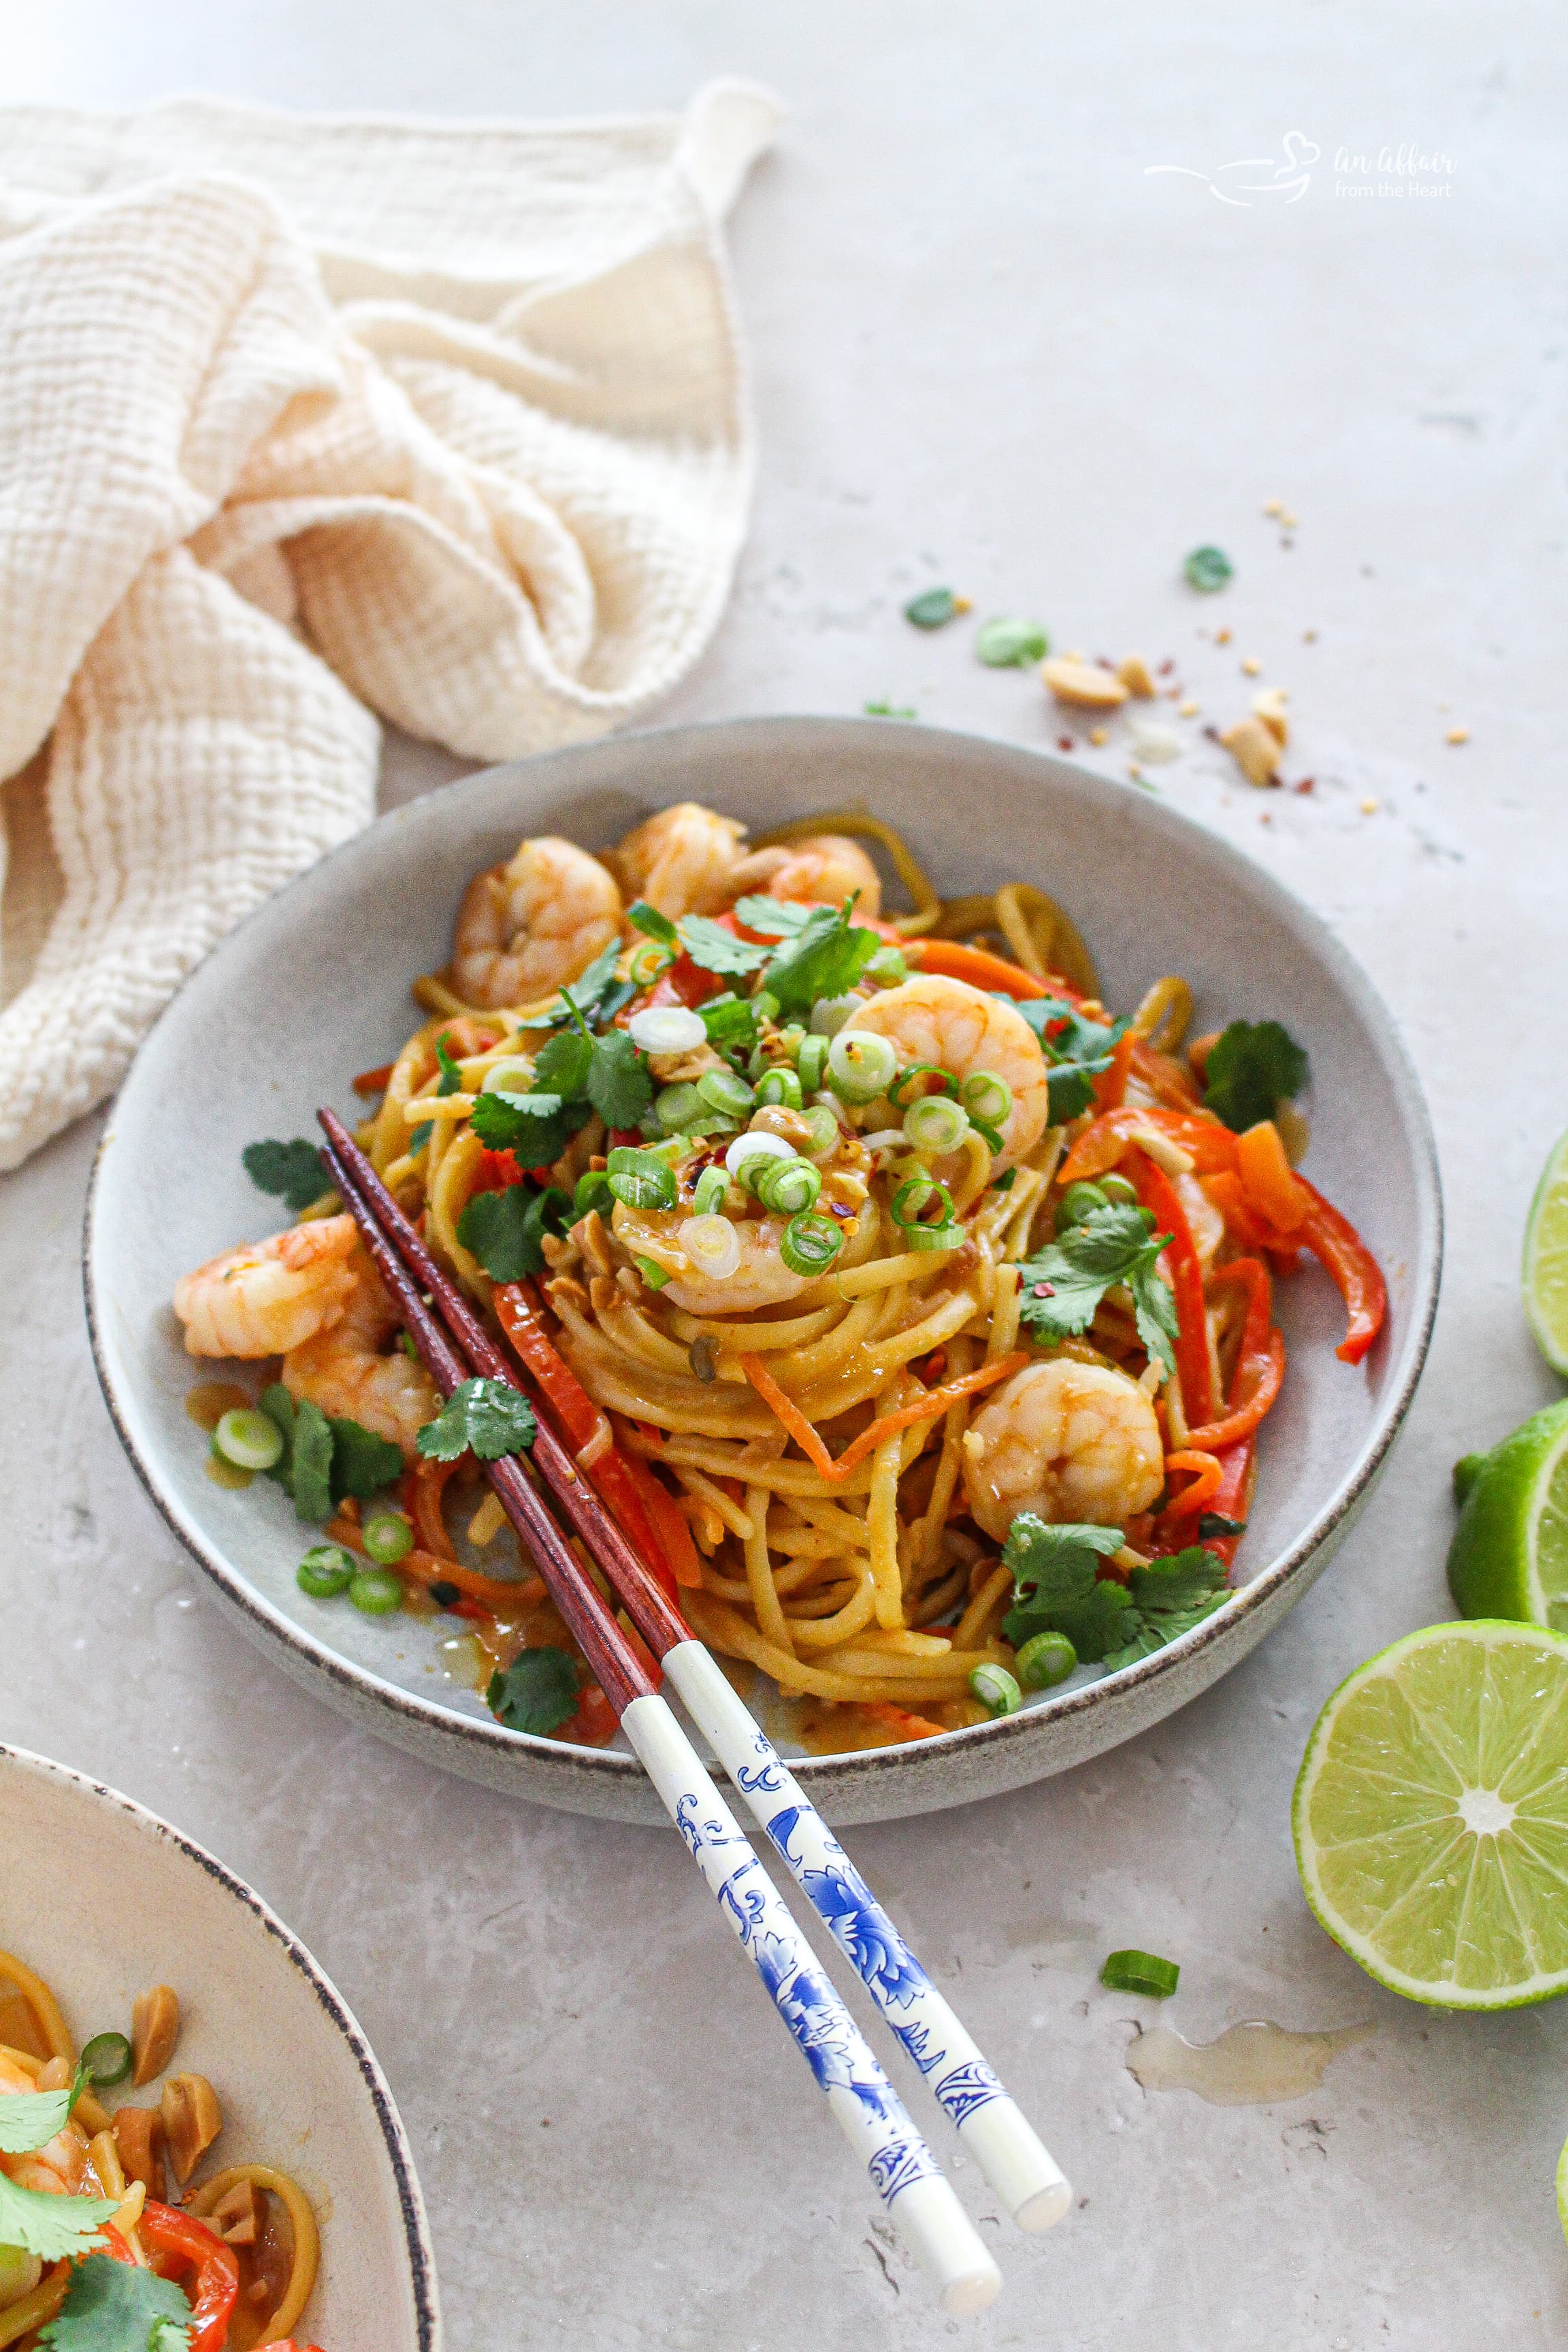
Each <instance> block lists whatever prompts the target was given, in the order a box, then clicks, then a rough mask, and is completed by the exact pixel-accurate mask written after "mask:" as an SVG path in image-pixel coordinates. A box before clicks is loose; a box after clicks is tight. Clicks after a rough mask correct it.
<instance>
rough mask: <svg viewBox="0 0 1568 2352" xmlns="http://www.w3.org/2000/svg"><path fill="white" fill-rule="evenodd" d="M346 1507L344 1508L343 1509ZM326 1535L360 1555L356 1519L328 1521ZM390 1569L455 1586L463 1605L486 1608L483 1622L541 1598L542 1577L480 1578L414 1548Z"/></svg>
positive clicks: (360, 1535) (454, 1563)
mask: <svg viewBox="0 0 1568 2352" xmlns="http://www.w3.org/2000/svg"><path fill="white" fill-rule="evenodd" d="M442 1466H443V1467H444V1468H445V1467H447V1465H442ZM347 1507H348V1506H347V1505H346V1504H345V1505H344V1506H343V1509H344V1510H345V1511H346V1509H347ZM326 1534H327V1538H328V1540H329V1542H331V1543H336V1544H342V1546H343V1547H344V1549H346V1550H348V1551H355V1552H360V1553H363V1551H364V1529H363V1528H362V1527H361V1526H360V1523H359V1521H358V1519H357V1518H353V1519H350V1518H346V1517H343V1516H342V1513H341V1512H340V1514H339V1516H338V1517H336V1518H333V1519H329V1520H328V1522H327V1527H326ZM394 1567H395V1570H396V1572H397V1574H398V1575H399V1576H411V1577H412V1578H413V1579H414V1580H415V1582H416V1584H455V1585H456V1586H457V1588H458V1591H459V1592H460V1593H461V1594H462V1595H463V1597H464V1599H465V1600H466V1601H483V1602H485V1603H486V1604H487V1605H486V1606H485V1607H484V1608H482V1609H481V1610H480V1611H479V1614H480V1615H481V1616H482V1617H484V1618H486V1619H487V1620H488V1619H490V1618H493V1617H498V1616H504V1617H508V1618H514V1617H515V1616H516V1615H517V1613H518V1612H519V1611H520V1610H522V1609H537V1608H538V1606H539V1604H540V1602H541V1601H542V1600H543V1599H544V1598H545V1591H544V1580H543V1578H542V1577H539V1576H524V1577H521V1578H518V1577H514V1578H511V1579H510V1580H509V1579H507V1578H505V1577H500V1576H481V1575H480V1574H479V1570H478V1569H477V1568H465V1567H464V1565H463V1563H462V1561H461V1560H460V1559H447V1556H446V1554H445V1553H439V1554H437V1553H436V1552H433V1551H427V1550H422V1549H420V1548H419V1546H417V1545H416V1546H415V1548H414V1549H413V1550H412V1551H405V1553H404V1555H403V1558H402V1559H400V1560H396V1561H395V1562H394ZM459 1613H461V1614H464V1615H466V1614H468V1612H467V1611H464V1612H459Z"/></svg>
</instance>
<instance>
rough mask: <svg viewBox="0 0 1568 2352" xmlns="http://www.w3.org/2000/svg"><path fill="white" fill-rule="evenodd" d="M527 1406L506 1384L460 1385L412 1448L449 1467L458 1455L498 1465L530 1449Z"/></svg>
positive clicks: (531, 1430) (531, 1420) (530, 1411)
mask: <svg viewBox="0 0 1568 2352" xmlns="http://www.w3.org/2000/svg"><path fill="white" fill-rule="evenodd" d="M535 1427H536V1423H535V1422H534V1418H533V1407H532V1406H531V1404H530V1403H529V1402H528V1399H527V1398H526V1397H525V1396H523V1395H521V1394H520V1392H519V1391H517V1390H516V1389H514V1388H513V1387H512V1386H511V1384H510V1381H463V1383H462V1385H461V1386H460V1387H459V1388H455V1389H454V1390H453V1391H452V1393H451V1395H450V1396H449V1397H448V1398H447V1402H446V1404H445V1405H444V1406H443V1407H442V1409H441V1411H440V1412H438V1413H437V1416H436V1418H435V1420H434V1421H427V1422H426V1424H425V1426H424V1428H423V1429H422V1430H421V1431H420V1432H419V1433H418V1435H417V1436H416V1438H415V1441H414V1443H415V1444H416V1446H417V1447H418V1448H419V1451H420V1453H421V1454H423V1455H424V1456H425V1458H426V1461H427V1462H455V1461H456V1460H457V1459H458V1455H459V1454H477V1455H478V1457H479V1460H480V1461H481V1462H499V1461H500V1457H501V1455H502V1454H525V1453H526V1452H527V1451H528V1448H529V1447H530V1446H531V1444H533V1433H534V1429H535Z"/></svg>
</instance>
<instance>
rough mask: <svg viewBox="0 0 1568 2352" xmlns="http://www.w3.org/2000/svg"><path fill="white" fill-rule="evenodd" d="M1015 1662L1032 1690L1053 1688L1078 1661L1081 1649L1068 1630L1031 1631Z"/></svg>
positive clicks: (1065, 1678) (1021, 1680) (1062, 1680)
mask: <svg viewBox="0 0 1568 2352" xmlns="http://www.w3.org/2000/svg"><path fill="white" fill-rule="evenodd" d="M1013 1664H1015V1665H1016V1667H1017V1669H1018V1680H1019V1681H1020V1682H1021V1683H1024V1684H1026V1685H1027V1686H1028V1688H1029V1689H1030V1690H1052V1689H1054V1688H1055V1686H1056V1685H1057V1684H1058V1683H1065V1682H1066V1680H1067V1678H1068V1675H1070V1674H1071V1673H1072V1672H1073V1670H1074V1668H1075V1667H1076V1666H1077V1664H1078V1652H1077V1651H1076V1650H1075V1649H1074V1648H1073V1645H1072V1643H1070V1642H1069V1641H1068V1637H1067V1635H1066V1634H1065V1633H1031V1634H1030V1636H1029V1638H1028V1640H1027V1641H1026V1643H1025V1644H1024V1646H1023V1648H1022V1649H1021V1650H1020V1651H1019V1653H1018V1654H1017V1656H1016V1658H1015V1659H1014V1661H1013Z"/></svg>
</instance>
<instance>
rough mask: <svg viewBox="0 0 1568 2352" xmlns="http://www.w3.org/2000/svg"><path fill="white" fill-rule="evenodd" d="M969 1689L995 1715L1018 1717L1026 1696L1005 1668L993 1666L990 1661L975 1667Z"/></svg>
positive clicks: (970, 1677) (970, 1678)
mask: <svg viewBox="0 0 1568 2352" xmlns="http://www.w3.org/2000/svg"><path fill="white" fill-rule="evenodd" d="M969 1687H970V1689H971V1690H972V1691H973V1693H974V1696H975V1697H976V1698H977V1699H978V1700H979V1701H980V1704H981V1706H988V1707H989V1708H990V1710H991V1712H992V1714H993V1715H1016V1714H1017V1712H1018V1709H1019V1708H1020V1707H1021V1706H1023V1704H1024V1694H1023V1692H1022V1691H1021V1690H1020V1689H1019V1688H1018V1685H1017V1683H1016V1680H1015V1678H1014V1676H1013V1675H1010V1674H1009V1673H1008V1672H1007V1669H1006V1667H1005V1666H995V1665H993V1664H991V1663H990V1661H989V1660H987V1661H986V1663H985V1664H984V1665H980V1666H975V1667H974V1668H973V1670H972V1671H971V1674H970V1676H969Z"/></svg>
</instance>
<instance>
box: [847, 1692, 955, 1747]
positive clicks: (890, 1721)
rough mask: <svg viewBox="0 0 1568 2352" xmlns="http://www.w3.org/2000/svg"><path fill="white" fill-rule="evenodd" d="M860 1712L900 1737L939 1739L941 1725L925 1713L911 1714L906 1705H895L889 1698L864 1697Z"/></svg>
mask: <svg viewBox="0 0 1568 2352" xmlns="http://www.w3.org/2000/svg"><path fill="white" fill-rule="evenodd" d="M860 1712H861V1714H862V1715H868V1716H869V1717H870V1718H871V1720H872V1722H873V1723H879V1724H880V1725H881V1726H882V1728H883V1729H884V1730H885V1731H891V1732H895V1733H896V1734H897V1735H898V1737H899V1738H900V1739H940V1738H942V1726H941V1724H940V1723H932V1721H931V1717H929V1716H925V1715H911V1714H910V1710H909V1708H908V1707H907V1706H894V1705H893V1703H892V1701H891V1700H890V1699H865V1700H863V1701H862V1702H861V1706H860Z"/></svg>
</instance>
